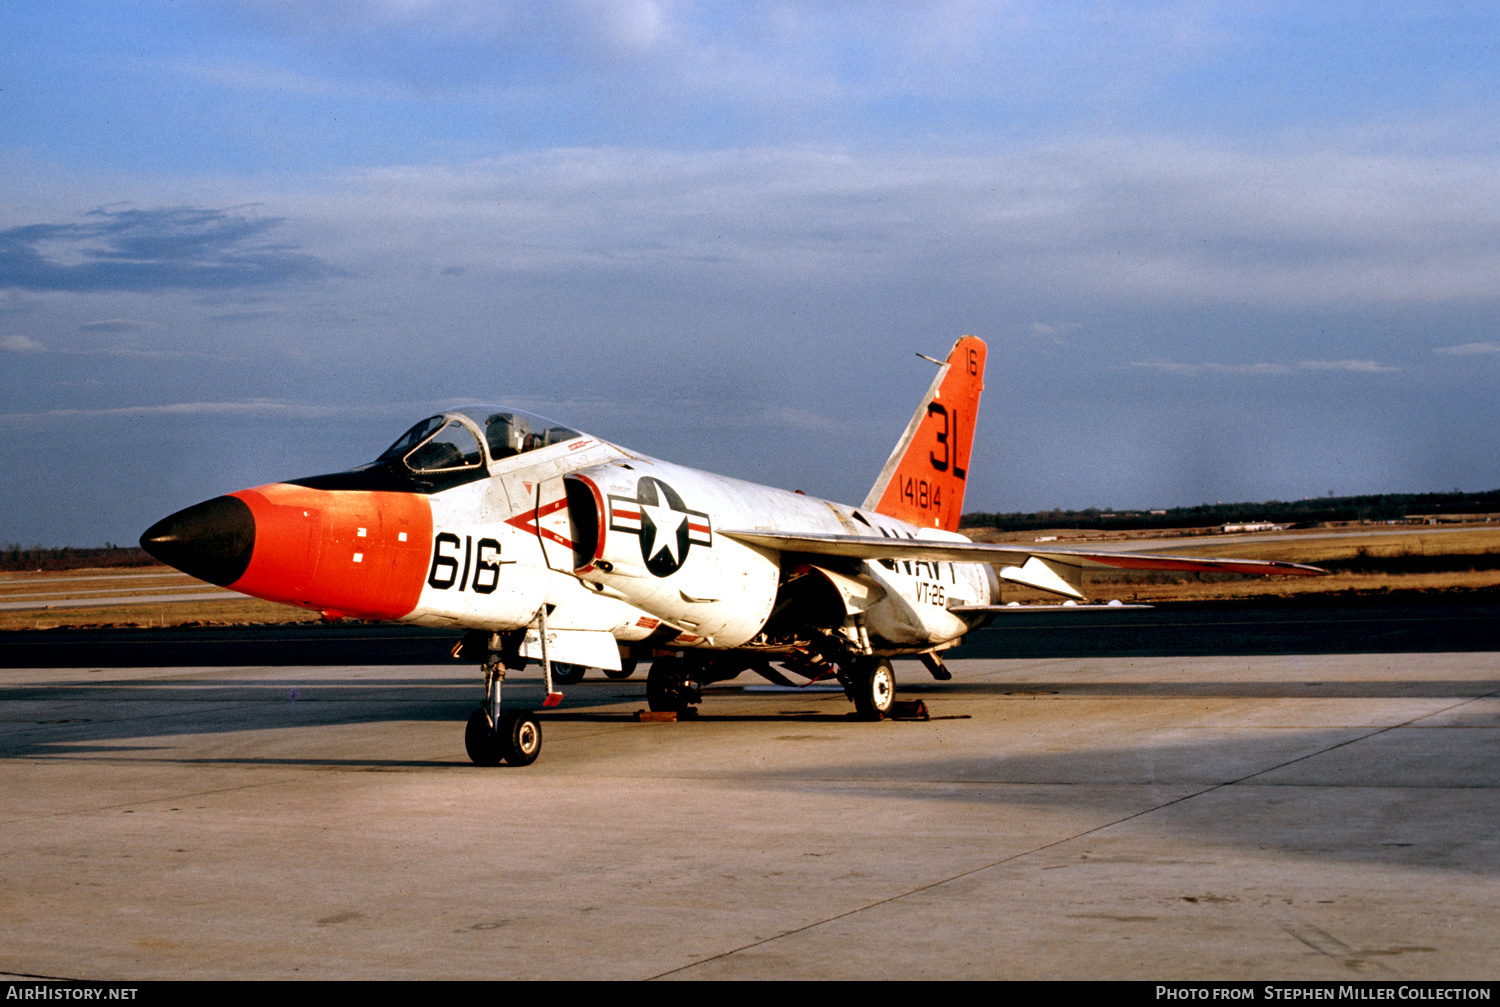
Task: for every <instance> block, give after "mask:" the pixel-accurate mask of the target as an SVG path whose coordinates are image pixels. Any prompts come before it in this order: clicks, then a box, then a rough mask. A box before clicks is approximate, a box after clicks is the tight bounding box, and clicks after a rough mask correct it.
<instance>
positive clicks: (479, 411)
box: [376, 406, 583, 474]
mask: <svg viewBox="0 0 1500 1007" xmlns="http://www.w3.org/2000/svg"><path fill="white" fill-rule="evenodd" d="M481 434H482V435H483V436H482V437H481V436H480V435H481ZM582 436H583V435H582V434H580V433H579V432H578V431H577V430H573V429H571V428H569V427H564V426H560V425H558V424H556V423H553V422H552V421H551V420H549V419H545V418H543V417H541V416H537V415H534V414H532V413H527V412H522V411H521V410H519V409H505V408H502V407H500V406H465V407H463V408H462V409H452V410H449V411H448V412H446V413H443V414H441V415H438V416H429V417H428V418H427V419H425V420H423V421H422V422H420V423H418V424H417V425H416V426H414V427H412V428H411V429H410V430H408V431H407V432H406V433H404V434H402V435H401V436H400V437H399V438H397V440H396V443H394V444H392V445H391V446H390V447H388V448H386V449H385V451H384V452H383V453H382V454H381V456H380V457H379V458H378V459H376V464H381V463H386V464H389V463H391V462H399V463H401V464H402V465H405V466H406V468H408V469H410V470H411V471H412V472H414V473H418V474H437V473H447V472H458V471H462V470H464V469H478V468H482V467H483V466H484V463H485V451H486V449H487V450H488V452H489V459H490V461H502V460H504V459H506V458H510V457H513V456H515V455H519V454H524V453H525V452H527V451H535V450H537V449H539V448H544V447H550V446H551V445H553V444H564V443H567V442H568V441H572V440H576V439H578V438H579V437H582ZM481 443H482V444H483V446H482V447H481Z"/></svg>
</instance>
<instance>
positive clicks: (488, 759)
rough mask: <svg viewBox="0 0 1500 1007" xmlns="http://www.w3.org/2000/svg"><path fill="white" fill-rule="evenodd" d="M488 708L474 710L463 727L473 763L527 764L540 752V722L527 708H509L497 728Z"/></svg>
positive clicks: (489, 764)
mask: <svg viewBox="0 0 1500 1007" xmlns="http://www.w3.org/2000/svg"><path fill="white" fill-rule="evenodd" d="M491 724H492V721H491V720H490V714H489V711H488V710H475V711H474V715H473V716H471V717H470V718H469V725H468V726H467V727H466V728H464V748H465V749H467V750H468V753H469V759H470V761H472V762H473V763H474V765H476V766H498V765H500V763H502V762H504V763H506V764H507V765H510V766H529V765H531V764H532V763H533V762H535V761H536V757H537V756H538V755H541V754H542V725H541V724H540V723H539V722H538V721H537V719H536V716H535V715H533V714H532V712H531V711H530V710H508V711H506V712H505V713H503V714H501V716H500V725H499V729H498V730H496V729H495V728H494V727H492V726H491Z"/></svg>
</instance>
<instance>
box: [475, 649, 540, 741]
mask: <svg viewBox="0 0 1500 1007" xmlns="http://www.w3.org/2000/svg"><path fill="white" fill-rule="evenodd" d="M497 640H498V635H497V636H495V637H491V641H492V642H493V641H497ZM518 663H519V662H518ZM505 666H506V660H505V656H504V655H503V654H501V653H496V652H495V651H493V650H491V651H490V652H489V654H488V655H487V658H486V660H485V663H484V703H483V705H481V706H480V707H479V709H477V710H475V711H474V713H473V715H472V716H471V717H469V723H468V726H466V727H465V728H464V748H465V750H467V751H468V753H469V759H470V761H472V762H473V763H474V765H476V766H498V765H499V764H500V763H502V762H504V763H507V764H509V765H512V766H529V765H531V764H532V763H533V762H535V761H536V757H537V756H538V755H540V754H542V725H541V724H540V723H538V722H537V719H536V716H535V715H534V714H532V712H531V711H530V710H507V711H506V712H504V713H501V712H500V686H501V684H502V683H504V681H505Z"/></svg>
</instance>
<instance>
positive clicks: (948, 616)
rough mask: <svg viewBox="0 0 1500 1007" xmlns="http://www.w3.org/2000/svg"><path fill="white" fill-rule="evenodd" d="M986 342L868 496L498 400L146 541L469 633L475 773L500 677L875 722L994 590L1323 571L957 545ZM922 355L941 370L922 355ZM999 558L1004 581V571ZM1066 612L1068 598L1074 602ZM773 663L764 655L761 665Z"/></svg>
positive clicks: (363, 607)
mask: <svg viewBox="0 0 1500 1007" xmlns="http://www.w3.org/2000/svg"><path fill="white" fill-rule="evenodd" d="M985 354H986V347H985V344H984V342H983V341H982V340H980V339H978V338H975V337H974V336H964V337H963V338H961V339H959V340H958V342H957V343H955V344H954V346H953V349H952V351H951V352H950V353H949V354H948V357H947V359H946V360H944V361H936V360H934V361H933V362H934V363H937V364H939V368H938V372H937V375H936V377H935V378H934V379H933V382H932V385H931V387H930V388H929V389H928V391H927V394H926V396H925V397H924V398H923V399H922V402H921V404H920V405H919V406H918V407H917V410H916V413H915V414H914V415H913V416H912V418H911V422H910V423H908V424H907V427H906V431H905V433H904V434H903V435H902V437H901V439H900V441H899V442H898V443H897V444H896V447H895V449H894V450H893V451H892V452H891V455H890V458H889V460H888V461H887V462H886V464H885V467H884V468H883V469H882V470H881V472H880V475H879V477H878V478H877V479H876V480H875V485H874V486H873V487H872V488H871V490H870V492H869V495H868V496H866V498H865V500H864V502H863V503H861V504H860V505H859V506H857V507H851V506H847V505H845V504H840V503H834V502H831V501H827V500H820V499H817V498H815V497H811V496H806V495H804V494H802V493H800V492H795V493H794V492H789V491H786V490H781V489H775V488H772V487H768V486H760V485H755V484H753V483H749V482H743V481H741V480H738V479H731V478H726V477H723V476H718V475H713V474H710V473H707V472H703V471H699V470H696V469H691V468H686V467H683V466H681V465H674V464H671V463H670V462H664V461H659V460H657V459H654V458H649V457H647V456H645V455H642V454H639V453H637V452H635V451H631V450H629V449H627V448H624V447H621V446H619V445H616V444H612V443H610V442H608V441H605V440H601V439H600V438H597V437H594V436H591V435H589V434H586V433H583V432H581V431H578V430H574V429H572V428H570V427H567V426H563V425H561V424H558V423H555V422H553V421H551V420H548V419H544V418H542V417H540V416H534V415H532V414H530V413H526V412H522V411H521V410H517V409H509V408H505V407H503V406H473V407H467V408H462V409H451V410H447V411H444V412H442V413H439V414H437V415H435V416H431V417H428V418H427V419H424V420H422V421H421V422H419V423H417V424H416V425H415V426H413V427H412V428H411V429H409V430H407V431H406V432H405V433H404V434H402V435H401V436H400V437H399V438H397V440H396V441H395V443H394V444H392V445H391V446H390V447H389V448H387V449H386V450H385V451H384V452H383V453H382V454H381V455H380V456H379V457H378V458H376V459H375V460H374V461H373V462H370V463H369V464H366V465H361V466H358V467H356V468H353V469H350V470H348V471H345V472H337V473H333V474H329V475H318V476H311V477H309V478H303V479H292V480H289V481H287V482H277V483H270V484H268V485H264V486H258V487H255V488H253V489H245V490H240V491H238V492H236V493H231V494H229V495H227V496H220V497H215V498H214V499H211V500H207V501H205V502H203V503H200V504H197V505H195V506H192V507H189V508H187V509H186V510H182V511H179V512H177V513H175V514H172V515H170V516H169V517H166V518H164V519H162V520H161V521H159V522H157V523H156V524H155V525H153V526H152V527H151V528H150V529H148V530H147V531H146V533H145V534H144V535H143V536H142V537H141V545H142V547H143V548H145V550H146V551H147V552H149V553H150V554H151V555H153V556H155V557H157V558H158V559H160V560H162V561H164V562H166V563H169V564H171V565H172V566H174V567H177V568H178V569H180V570H183V571H184V572H186V573H189V574H191V575H193V576H195V577H199V578H201V579H203V580H206V581H209V582H212V583H214V584H218V585H222V586H224V587H228V588H231V589H233V590H235V591H239V592H241V593H243V594H247V595H251V596H253V597H256V598H263V599H267V600H269V601H275V602H283V603H285V604H288V605H295V606H299V607H301V608H306V609H312V610H314V611H317V612H320V613H322V614H323V615H324V616H325V617H327V618H330V619H337V618H344V617H349V618H357V619H375V620H397V621H400V622H406V623H413V624H416V625H420V626H437V627H447V628H453V629H463V630H466V631H468V632H467V634H466V635H465V637H464V639H463V641H462V643H461V644H460V645H459V646H458V647H456V648H455V656H458V657H462V658H466V659H469V660H472V661H474V662H475V663H477V664H478V665H480V667H481V669H482V673H483V680H484V699H483V702H482V703H481V705H480V707H479V709H477V710H476V711H475V712H474V714H473V716H472V717H471V718H470V720H469V723H468V726H467V728H466V730H465V746H466V748H467V750H468V753H469V756H470V758H471V759H472V760H473V761H474V762H476V763H479V764H481V765H496V764H498V763H500V762H502V761H503V762H506V763H509V764H511V765H517V766H519V765H528V764H530V763H531V762H532V761H534V760H535V759H536V757H537V755H538V753H539V752H540V751H541V744H542V729H541V724H540V723H539V722H538V720H537V718H536V717H535V715H534V714H533V713H532V712H531V711H529V710H522V709H504V708H503V707H502V703H501V686H502V683H503V682H504V679H505V674H506V672H507V671H508V670H516V669H519V668H523V667H525V666H526V664H527V663H528V662H530V661H539V662H540V663H541V665H542V670H543V676H544V681H545V685H546V700H545V704H544V705H546V706H553V705H555V704H556V703H557V702H559V701H560V700H561V699H562V695H561V692H560V690H559V688H558V685H559V684H560V682H562V681H570V680H576V679H577V678H578V677H580V675H581V671H582V669H583V668H584V667H597V668H601V669H603V670H604V672H605V673H606V674H608V675H612V676H616V677H624V676H627V675H629V674H630V673H631V672H632V671H633V669H634V667H635V664H636V662H637V661H638V660H640V659H650V662H651V663H650V668H649V671H648V673H647V679H646V693H647V699H648V702H649V705H650V707H651V709H652V710H653V711H663V712H666V711H671V712H674V713H677V714H681V715H690V714H691V713H693V712H694V711H695V708H696V705H697V704H698V703H700V702H701V692H700V690H701V688H702V687H703V686H704V685H705V684H708V683H712V682H717V681H723V680H726V679H730V678H733V677H735V676H737V675H739V674H741V673H742V672H744V671H747V670H751V671H756V672H759V673H760V674H761V675H763V676H765V677H766V678H768V679H770V680H772V681H775V682H779V683H782V684H790V683H791V682H792V681H793V680H792V679H789V678H787V675H788V674H792V675H795V676H797V677H798V678H801V679H804V680H806V681H808V682H812V681H818V680H821V679H827V678H836V679H837V681H838V682H839V683H841V684H842V685H843V687H844V690H845V692H846V694H847V695H848V697H849V698H850V699H851V700H852V701H853V703H854V706H855V708H856V710H857V711H858V712H859V713H861V714H863V715H865V716H866V717H868V718H870V719H879V718H880V717H882V716H884V715H885V714H887V713H889V712H890V710H891V708H892V705H893V703H894V702H895V698H896V682H895V677H894V675H893V673H892V669H891V662H890V659H891V658H892V657H895V656H900V655H907V656H916V657H918V658H920V659H921V661H922V662H923V664H924V665H925V666H926V667H927V669H928V670H929V671H930V672H931V673H932V675H933V676H934V677H935V678H937V679H940V680H942V679H947V678H949V677H951V676H950V674H949V672H948V671H947V669H946V668H945V667H944V666H943V661H942V653H943V652H944V651H945V650H947V649H949V648H951V647H953V646H955V645H957V644H958V643H960V642H961V641H962V640H963V638H964V636H965V634H967V633H969V632H970V631H972V630H973V629H975V628H976V627H978V626H980V625H981V624H983V623H985V622H987V621H989V620H990V619H992V618H994V617H995V616H996V615H997V614H998V613H1000V612H1004V611H1007V610H1009V609H1008V607H1006V606H1001V605H1000V604H999V602H1000V585H1001V582H1002V581H1003V582H1010V583H1015V584H1022V585H1026V586H1029V587H1032V588H1038V589H1040V590H1042V591H1046V592H1050V593H1052V594H1055V595H1058V596H1061V597H1064V598H1067V599H1069V600H1070V601H1072V602H1074V603H1075V604H1076V602H1078V601H1084V600H1086V599H1085V597H1084V594H1083V576H1082V575H1083V570H1084V569H1085V568H1089V567H1114V568H1125V569H1135V570H1210V571H1233V572H1238V573H1246V574H1293V575H1297V574H1318V573H1322V572H1324V571H1322V570H1319V569H1317V568H1315V567H1308V566H1301V565H1298V564H1292V563H1280V562H1272V561H1265V560H1232V559H1203V558H1191V557H1179V556H1157V555H1144V554H1138V553H1115V552H1098V551H1085V550H1077V549H1066V548H1053V546H1051V545H1048V544H1035V545H1018V544H998V545H996V544H982V543H974V542H971V541H969V540H968V539H967V538H966V537H965V536H963V535H962V534H960V533H959V530H958V528H959V518H960V516H961V515H962V513H963V500H964V488H965V484H966V482H967V479H968V472H969V465H970V460H971V458H972V457H973V455H972V449H973V435H974V426H975V417H976V414H977V412H978V407H979V396H980V392H981V390H982V388H983V383H984V365H985ZM928 359H932V358H928ZM997 567H998V570H997V569H996V568H997ZM1065 604H1066V603H1065ZM773 662H774V664H775V665H776V666H774V667H773Z"/></svg>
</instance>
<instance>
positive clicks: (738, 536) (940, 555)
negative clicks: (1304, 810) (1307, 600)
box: [718, 530, 1328, 577]
mask: <svg viewBox="0 0 1500 1007" xmlns="http://www.w3.org/2000/svg"><path fill="white" fill-rule="evenodd" d="M718 534H720V535H724V536H727V537H729V538H732V539H735V540H737V541H740V542H744V543H746V544H748V545H758V546H762V547H763V548H767V549H778V550H780V551H782V552H796V553H807V554H809V555H813V556H839V557H844V558H848V559H910V560H923V561H925V562H928V563H997V564H998V563H1004V564H1007V565H1013V566H1020V565H1022V564H1025V563H1026V562H1027V561H1028V560H1030V559H1031V558H1032V557H1036V558H1037V559H1040V560H1043V561H1044V562H1045V561H1049V560H1050V561H1052V562H1054V563H1058V564H1062V565H1065V566H1073V567H1103V568H1112V569H1116V570H1185V571H1198V572H1203V573H1246V574H1261V575H1264V574H1281V575H1283V576H1303V577H1306V576H1317V575H1319V574H1326V573H1327V572H1328V571H1327V570H1324V569H1323V568H1321V567H1316V566H1306V565H1305V564H1302V563H1287V562H1284V561H1281V560H1273V559H1214V558H1210V557H1206V556H1162V555H1156V554H1152V553H1140V552H1090V551H1088V550H1084V549H1053V548H1050V547H1048V548H1042V549H1033V548H1029V547H1027V546H1024V545H1016V544H1011V543H991V542H941V541H933V540H929V539H907V538H876V537H874V536H868V537H867V536H863V535H821V534H790V533H787V532H777V531H754V530H752V531H737V530H729V531H720V532H718Z"/></svg>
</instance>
